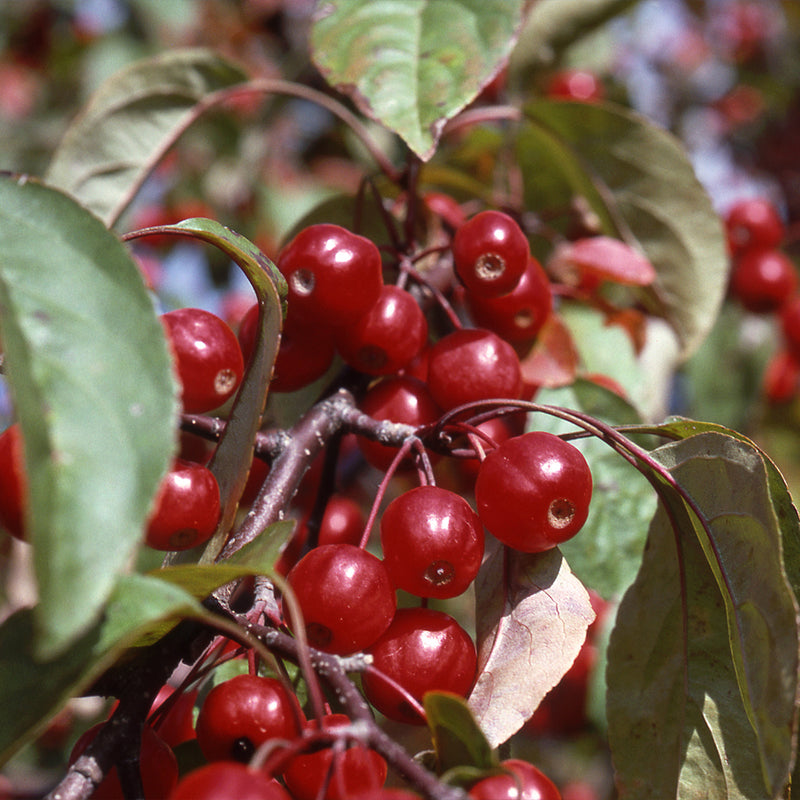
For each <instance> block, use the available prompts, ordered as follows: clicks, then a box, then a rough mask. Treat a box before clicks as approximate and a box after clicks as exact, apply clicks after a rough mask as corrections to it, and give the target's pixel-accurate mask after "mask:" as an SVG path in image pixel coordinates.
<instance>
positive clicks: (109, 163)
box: [46, 49, 247, 226]
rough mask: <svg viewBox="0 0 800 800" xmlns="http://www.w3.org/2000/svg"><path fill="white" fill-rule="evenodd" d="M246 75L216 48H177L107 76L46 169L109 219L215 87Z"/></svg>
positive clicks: (60, 184) (108, 221)
mask: <svg viewBox="0 0 800 800" xmlns="http://www.w3.org/2000/svg"><path fill="white" fill-rule="evenodd" d="M246 77H247V76H246V75H245V74H244V73H243V72H242V71H241V70H240V69H239V68H238V67H235V66H233V65H232V64H230V63H229V62H227V61H225V60H224V59H222V58H221V57H220V56H219V55H218V54H217V53H215V52H213V51H211V50H202V49H187V50H173V51H168V52H166V53H162V54H160V55H158V56H155V57H153V58H148V59H144V60H142V61H138V62H136V63H134V64H132V65H131V66H129V67H128V68H126V69H124V70H121V71H120V72H118V73H116V74H115V75H113V76H112V77H111V78H109V79H108V80H107V81H106V82H105V83H104V84H103V85H102V86H100V88H99V89H98V90H97V92H96V93H95V94H94V95H93V97H92V98H91V100H90V101H89V103H88V105H87V106H86V107H85V108H84V109H83V111H82V112H81V113H80V114H79V115H78V116H77V117H76V118H75V120H74V121H73V122H72V124H71V125H70V126H69V128H68V129H67V132H66V133H65V135H64V138H63V140H62V141H61V144H60V145H59V147H58V149H57V150H56V152H55V154H54V156H53V160H52V162H51V163H50V166H49V168H48V170H47V174H46V180H47V182H48V183H50V184H52V185H53V186H56V187H58V188H60V189H63V190H64V191H66V192H68V193H69V194H71V195H72V196H73V197H75V198H76V199H78V200H80V201H81V203H82V204H83V205H85V206H86V207H87V208H89V209H90V210H91V211H94V213H95V214H97V215H98V216H99V217H100V218H101V219H102V220H103V221H104V222H105V223H106V224H107V225H109V226H111V225H113V224H114V222H116V220H117V218H118V217H119V215H120V214H121V213H122V211H123V210H124V209H125V207H126V206H127V205H128V203H130V201H131V199H132V198H133V197H134V195H135V194H136V192H137V190H138V189H139V187H140V186H141V185H142V183H143V182H144V180H145V178H146V177H147V176H148V174H149V173H150V171H151V170H152V169H153V167H154V166H155V165H156V164H157V163H158V161H159V160H160V159H161V157H162V156H163V155H164V153H165V152H166V151H167V150H168V149H169V147H171V146H172V144H174V142H175V140H176V139H177V137H178V136H179V135H180V134H181V133H182V132H183V130H184V129H185V128H186V127H187V126H188V125H189V124H190V123H191V122H192V121H193V120H194V119H195V117H196V116H197V106H198V104H199V103H201V102H202V101H204V100H205V99H207V98H208V96H209V95H210V94H212V93H213V92H215V91H217V90H220V89H225V88H227V87H230V86H233V85H235V84H237V83H241V82H242V81H244V80H245V79H246Z"/></svg>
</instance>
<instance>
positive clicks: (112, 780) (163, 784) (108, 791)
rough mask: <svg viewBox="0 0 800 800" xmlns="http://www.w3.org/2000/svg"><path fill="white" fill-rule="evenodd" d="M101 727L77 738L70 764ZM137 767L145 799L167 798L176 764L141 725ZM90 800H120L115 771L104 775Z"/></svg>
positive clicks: (154, 735)
mask: <svg viewBox="0 0 800 800" xmlns="http://www.w3.org/2000/svg"><path fill="white" fill-rule="evenodd" d="M103 725H105V723H104V722H101V723H98V724H97V725H95V726H94V727H92V728H89V730H88V731H86V732H85V733H84V734H82V735H81V736H80V737H79V739H78V741H77V742H75V745H74V747H73V748H72V753H71V754H70V757H69V763H70V764H74V763H75V762H76V761H77V760H78V758H79V757H80V755H81V754H82V753H83V751H84V750H85V749H86V748H87V747H88V746H89V744H90V743H91V742H92V740H93V739H94V737H95V736H97V734H98V733H99V732H100V729H101V728H102V727H103ZM139 764H140V770H141V776H142V783H143V785H144V794H145V796H146V797H167V796H168V795H169V793H170V792H171V791H172V789H173V788H174V787H175V784H176V783H177V782H178V762H177V760H176V758H175V754H174V753H173V752H172V749H171V748H170V747H169V746H168V745H167V744H166V743H165V742H164V740H163V739H162V738H161V737H160V736H159V735H158V734H157V733H156V732H155V731H154V730H153V729H152V728H151V727H150V726H149V725H145V727H144V730H143V731H142V749H141V755H140V758H139ZM92 800H124V795H123V793H122V786H121V784H120V782H119V776H118V775H117V768H116V767H113V768H112V769H111V770H110V771H109V772H108V774H107V775H106V777H105V778H104V779H103V781H102V782H101V783H100V785H99V786H98V787H97V789H95V791H94V794H93V795H92Z"/></svg>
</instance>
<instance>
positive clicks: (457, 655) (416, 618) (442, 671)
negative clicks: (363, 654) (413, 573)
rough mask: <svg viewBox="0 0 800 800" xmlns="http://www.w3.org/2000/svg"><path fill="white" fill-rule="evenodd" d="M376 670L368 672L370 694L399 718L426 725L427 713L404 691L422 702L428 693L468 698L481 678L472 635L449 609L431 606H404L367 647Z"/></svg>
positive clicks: (366, 689)
mask: <svg viewBox="0 0 800 800" xmlns="http://www.w3.org/2000/svg"><path fill="white" fill-rule="evenodd" d="M367 652H368V653H369V654H370V655H371V656H372V658H373V662H372V663H373V666H374V668H375V671H371V670H370V671H367V672H365V673H364V674H363V676H362V687H363V689H364V693H365V695H366V697H367V699H368V700H369V702H370V703H372V705H373V706H375V708H376V709H378V711H380V712H381V713H382V714H384V715H386V716H387V717H389V719H393V720H396V721H398V722H407V723H410V724H415V725H421V724H423V723H424V720H423V718H422V717H421V716H420V715H419V713H418V712H417V711H416V710H415V709H414V708H413V706H411V704H410V703H409V702H408V701H407V700H406V698H405V697H404V696H403V694H402V693H401V692H399V691H398V690H397V689H395V688H394V687H393V686H392V685H391V684H389V683H388V682H387V681H386V680H384V679H383V678H382V677H381V674H384V675H386V676H387V677H389V678H390V679H391V680H393V681H394V682H395V683H397V684H399V685H400V686H401V687H402V688H403V689H404V690H405V691H406V692H407V693H408V694H409V695H411V697H413V698H415V699H416V700H417V702H419V703H420V704H421V703H422V699H423V697H424V695H425V693H426V692H431V691H442V692H452V693H454V694H457V695H460V696H461V697H466V695H467V694H468V693H469V691H470V689H472V684H473V683H474V682H475V670H476V668H477V655H476V653H475V645H474V644H473V642H472V639H471V638H470V636H469V634H468V633H467V632H466V631H465V630H464V629H463V628H462V627H461V626H460V625H459V624H458V623H457V622H456V621H455V620H454V619H453V618H452V617H451V616H450V615H448V614H445V613H444V612H443V611H435V610H434V609H431V608H401V609H398V611H397V614H396V615H395V618H394V620H393V622H392V624H391V625H390V626H389V628H388V629H387V631H386V632H385V633H384V634H383V636H381V638H380V639H378V641H377V642H375V644H374V645H373V646H372V647H370V648H369V650H368V651H367Z"/></svg>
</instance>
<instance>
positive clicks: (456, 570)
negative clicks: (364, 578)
mask: <svg viewBox="0 0 800 800" xmlns="http://www.w3.org/2000/svg"><path fill="white" fill-rule="evenodd" d="M381 545H382V547H383V560H384V564H386V569H387V570H388V571H389V576H390V577H391V579H392V581H393V583H394V585H395V586H396V587H397V588H398V589H403V590H404V591H406V592H410V593H411V594H415V595H417V596H418V597H437V598H447V597H456V595H459V594H461V593H462V592H464V591H466V589H467V587H468V586H469V585H470V584H471V583H472V581H473V580H475V576H476V575H477V574H478V569H479V568H480V566H481V560H482V558H483V525H482V524H481V521H480V519H479V518H478V515H477V514H476V513H475V512H474V511H473V510H472V508H471V507H470V505H469V503H467V501H466V500H464V499H463V498H462V497H460V496H459V495H457V494H455V492H451V491H448V490H447V489H442V488H440V487H438V486H418V487H417V488H416V489H411V490H409V491H407V492H404V493H403V494H401V495H400V496H399V497H396V498H395V499H394V500H392V502H391V503H389V505H388V506H387V508H386V510H385V511H384V512H383V516H382V517H381Z"/></svg>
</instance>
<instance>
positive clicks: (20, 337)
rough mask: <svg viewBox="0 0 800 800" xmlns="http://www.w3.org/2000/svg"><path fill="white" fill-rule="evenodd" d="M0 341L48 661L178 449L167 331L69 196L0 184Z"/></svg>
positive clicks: (114, 567)
mask: <svg viewBox="0 0 800 800" xmlns="http://www.w3.org/2000/svg"><path fill="white" fill-rule="evenodd" d="M0 250H2V253H3V258H2V259H0V336H2V341H3V347H4V351H5V356H6V362H5V367H6V372H7V377H8V380H9V383H10V385H11V390H12V393H13V398H14V406H15V411H16V414H17V417H18V419H19V423H20V425H21V428H22V432H23V438H24V441H25V448H24V449H25V460H26V474H27V477H28V488H29V499H28V504H27V505H28V519H27V529H28V531H29V532H30V540H31V541H32V543H33V547H34V566H35V572H36V579H37V584H38V587H39V596H40V602H39V605H38V606H37V607H36V611H35V614H34V616H35V620H36V631H37V637H38V638H37V642H38V648H39V652H40V655H42V656H53V655H55V654H57V653H59V652H62V651H63V650H64V649H65V648H67V647H68V646H69V645H70V644H71V643H72V642H73V641H74V640H76V639H77V637H79V636H80V635H81V634H82V633H84V632H85V631H86V630H88V629H89V627H90V626H91V625H92V624H93V623H94V622H95V621H96V620H97V618H98V616H99V614H100V612H101V609H102V607H103V604H104V603H105V601H106V600H107V598H108V596H109V594H110V592H111V590H112V588H113V586H114V583H115V581H116V578H117V573H119V572H120V571H122V570H123V569H124V568H125V567H126V566H127V565H128V563H129V561H130V558H131V556H132V555H133V553H134V551H135V550H136V548H137V546H138V545H139V543H140V541H141V538H142V531H143V530H144V524H145V520H146V516H147V514H148V512H149V509H150V504H151V501H152V498H153V496H154V494H155V492H156V489H157V487H158V483H159V481H160V479H161V476H162V475H163V474H164V473H165V471H166V469H167V467H168V465H169V462H170V460H171V457H172V454H173V450H174V447H175V436H176V425H177V412H178V404H177V400H176V387H175V385H174V380H173V377H172V367H171V361H170V356H169V353H168V350H167V344H166V340H165V337H164V333H163V330H162V327H161V325H160V324H159V321H158V318H157V316H156V314H155V311H154V308H153V304H152V301H151V300H150V297H149V296H148V294H147V291H146V289H145V286H144V283H143V281H142V278H141V275H140V273H139V270H138V268H137V267H136V264H135V263H134V262H133V261H132V259H131V258H130V256H129V255H128V253H127V251H126V250H125V248H124V247H123V246H122V244H120V242H119V241H118V240H117V239H116V238H115V237H114V236H113V235H112V234H111V233H109V232H108V231H107V230H106V228H105V227H104V226H103V225H102V223H100V221H99V220H97V219H96V218H95V217H93V216H92V215H91V214H89V213H88V212H87V211H86V210H85V209H83V208H81V207H80V206H78V205H77V204H76V203H75V202H74V201H73V200H71V199H70V198H68V197H67V196H65V195H63V194H62V193H61V192H57V191H55V190H53V189H50V188H48V187H46V186H43V185H41V184H39V183H37V182H35V181H31V180H25V179H22V178H20V179H18V180H13V179H11V178H8V177H6V178H2V179H0Z"/></svg>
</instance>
